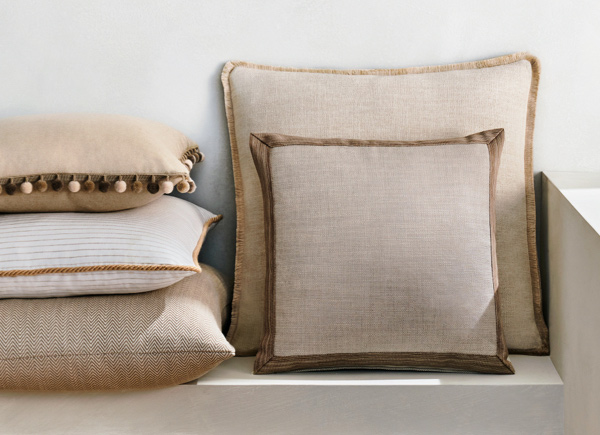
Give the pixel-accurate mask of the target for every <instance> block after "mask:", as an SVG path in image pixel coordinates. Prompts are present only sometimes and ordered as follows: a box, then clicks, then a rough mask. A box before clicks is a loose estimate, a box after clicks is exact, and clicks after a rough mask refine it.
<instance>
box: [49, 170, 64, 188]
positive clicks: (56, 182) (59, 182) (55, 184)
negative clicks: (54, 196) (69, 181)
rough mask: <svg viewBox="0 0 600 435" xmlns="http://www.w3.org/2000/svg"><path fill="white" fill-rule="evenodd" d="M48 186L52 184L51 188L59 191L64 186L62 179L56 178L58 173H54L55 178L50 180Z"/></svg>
mask: <svg viewBox="0 0 600 435" xmlns="http://www.w3.org/2000/svg"><path fill="white" fill-rule="evenodd" d="M50 186H52V190H54V191H55V192H60V191H61V190H63V187H65V183H63V182H62V180H61V179H60V178H58V174H56V178H55V179H54V180H52V182H51V183H50Z"/></svg>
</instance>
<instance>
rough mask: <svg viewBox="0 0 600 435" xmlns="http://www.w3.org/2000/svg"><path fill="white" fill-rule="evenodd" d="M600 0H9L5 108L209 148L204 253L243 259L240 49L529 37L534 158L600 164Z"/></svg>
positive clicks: (291, 61) (384, 61) (3, 38)
mask: <svg viewBox="0 0 600 435" xmlns="http://www.w3.org/2000/svg"><path fill="white" fill-rule="evenodd" d="M599 5H600V3H598V2H597V1H593V0H592V1H578V2H568V1H562V2H561V1H541V0H535V1H526V0H517V1H515V0H504V1H502V2H488V1H484V0H472V1H471V0H462V1H446V0H418V1H414V2H404V1H373V0H370V1H355V0H352V1H350V0H345V1H344V0H335V1H326V0H308V1H292V0H279V1H272V2H267V1H256V0H254V1H249V0H235V1H232V0H229V1H227V0H220V1H210V2H209V1H198V0H85V1H82V0H54V1H51V0H0V116H3V117H4V116H13V115H21V114H29V113H39V112H75V111H85V112H113V113H126V114H131V115H137V116H143V117H147V118H151V119H155V120H159V121H162V122H165V123H167V124H170V125H172V126H174V127H176V128H178V129H180V130H182V131H183V132H185V133H186V134H188V135H189V136H191V137H192V138H193V139H194V140H196V141H197V142H198V143H199V145H200V147H201V149H202V150H203V151H204V153H205V154H206V157H207V159H206V161H205V163H204V164H203V165H200V166H201V167H199V168H198V169H196V170H195V173H194V174H193V175H194V176H195V178H196V179H197V180H198V181H199V183H198V184H199V189H198V191H197V192H196V193H195V194H194V195H193V200H194V201H195V202H197V203H198V204H200V205H203V206H205V207H207V208H209V209H211V210H213V211H215V212H220V213H223V214H224V215H225V216H226V219H225V221H224V222H222V223H221V224H220V225H219V226H218V227H217V228H216V229H215V231H214V233H213V234H212V235H211V236H209V240H208V246H207V249H205V250H204V251H203V253H202V254H201V257H202V260H204V261H206V262H208V263H211V264H213V265H216V266H217V267H220V268H221V269H225V270H226V271H227V272H229V273H232V272H233V253H234V248H235V210H234V201H233V179H232V171H231V163H230V152H229V145H228V135H227V130H226V124H225V117H224V111H223V105H222V89H221V85H220V79H219V75H220V71H221V68H222V66H223V64H224V63H225V62H226V61H227V60H230V59H238V60H248V61H252V62H257V63H266V64H275V65H285V66H307V67H331V68H379V67H384V68H397V67H405V66H416V65H428V64H441V63H449V62H460V61H470V60H475V59H480V58H486V57H492V56H497V55H502V54H506V53H511V52H516V51H529V52H531V53H533V54H535V55H537V56H538V57H539V58H540V59H541V62H542V82H541V89H540V95H539V99H538V118H537V131H536V135H535V146H536V150H535V169H536V172H538V171H541V170H560V171H564V170H575V171H578V170H583V171H600V144H599V141H598V140H597V139H596V137H597V133H596V131H597V125H598V123H600V113H599V112H600V111H599V110H598V107H599V101H600V86H599V85H598V81H599V79H600V73H599V67H600V26H599V25H598V24H599V23H600V6H599Z"/></svg>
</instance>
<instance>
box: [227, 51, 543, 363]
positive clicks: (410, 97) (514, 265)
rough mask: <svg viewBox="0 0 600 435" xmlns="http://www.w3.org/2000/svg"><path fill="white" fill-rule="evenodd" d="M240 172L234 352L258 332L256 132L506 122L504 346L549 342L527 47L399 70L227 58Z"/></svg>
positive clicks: (447, 132)
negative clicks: (344, 68) (537, 220)
mask: <svg viewBox="0 0 600 435" xmlns="http://www.w3.org/2000/svg"><path fill="white" fill-rule="evenodd" d="M222 79H223V85H224V88H225V103H226V109H227V117H228V122H229V132H230V136H231V147H232V156H233V167H234V176H235V182H236V206H237V224H238V225H237V245H236V273H235V284H234V297H233V312H232V325H231V328H230V330H229V333H228V338H229V340H230V341H231V343H232V344H233V345H234V346H235V347H236V350H237V352H238V354H241V355H250V354H253V353H255V352H256V350H257V348H258V344H259V342H260V337H261V334H262V330H263V310H264V309H263V306H264V295H263V294H264V287H265V244H264V217H263V209H262V193H261V191H260V183H259V179H258V176H257V173H256V169H255V168H254V165H253V163H252V159H251V155H250V148H249V146H248V141H249V137H250V133H251V132H256V133H261V132H277V133H282V134H290V135H300V136H310V137H329V138H331V137H345V138H351V139H373V140H424V139H435V138H440V137H459V136H464V135H466V134H470V133H472V132H473V131H482V130H486V129H492V128H498V127H502V128H504V129H505V134H506V139H505V145H504V152H503V157H502V164H501V167H500V172H499V175H498V189H497V202H498V203H497V225H498V233H497V234H498V236H497V237H498V242H497V243H498V264H499V266H498V267H499V279H500V295H501V302H502V316H503V319H502V320H503V324H504V328H505V334H506V339H507V343H508V346H509V348H510V349H511V350H512V351H513V352H517V353H530V354H544V353H547V352H548V336H547V328H546V326H545V324H544V319H543V315H542V308H541V290H540V282H539V271H538V264H537V253H536V245H535V198H534V190H533V169H532V162H531V159H532V138H533V125H534V117H535V100H536V95H537V84H538V80H539V63H538V61H537V59H535V58H534V57H532V56H530V55H528V54H516V55H510V56H504V57H500V58H495V59H489V60H484V61H478V62H471V63H464V64H457V65H447V66H440V67H422V68H408V69H400V70H349V71H336V70H308V69H304V70H301V69H292V68H276V67H268V66H261V65H254V64H248V63H244V62H230V63H228V64H227V65H226V66H225V68H224V70H223V76H222Z"/></svg>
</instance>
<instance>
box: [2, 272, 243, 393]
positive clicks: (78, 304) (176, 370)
mask: <svg viewBox="0 0 600 435" xmlns="http://www.w3.org/2000/svg"><path fill="white" fill-rule="evenodd" d="M202 269H203V272H202V273H200V274H195V275H192V276H190V277H188V278H185V279H184V280H182V281H179V282H178V283H176V284H173V285H172V286H170V287H167V288H164V289H161V290H156V291H153V292H148V293H143V294H133V295H118V296H85V297H73V298H55V299H7V300H2V301H0V319H2V320H1V321H0V336H1V337H2V339H1V340H0V388H1V389H10V390H117V389H140V388H154V387H165V386H170V385H177V384H181V383H184V382H188V381H191V380H193V379H196V378H198V377H200V376H202V375H203V374H205V373H206V372H208V371H209V370H211V369H212V368H214V367H215V366H217V365H218V364H219V363H221V362H222V361H224V360H226V359H229V358H230V357H232V356H233V355H234V350H233V348H232V347H231V345H229V343H227V341H226V340H225V337H224V336H223V334H222V333H221V327H222V323H223V321H224V313H226V312H227V311H226V308H227V306H228V300H227V291H226V286H225V285H224V283H223V279H222V278H221V277H220V275H219V274H218V273H217V272H216V271H215V270H214V269H212V268H211V267H209V266H205V265H203V266H202Z"/></svg>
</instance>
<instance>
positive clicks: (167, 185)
mask: <svg viewBox="0 0 600 435" xmlns="http://www.w3.org/2000/svg"><path fill="white" fill-rule="evenodd" d="M174 187H175V186H173V182H172V181H169V180H165V181H162V182H161V183H160V191H161V192H162V193H171V192H173V188H174Z"/></svg>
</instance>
